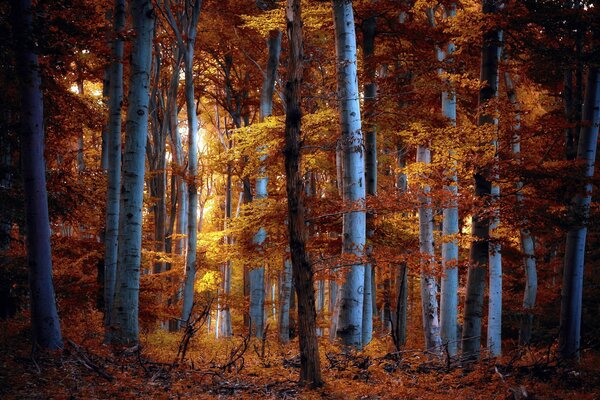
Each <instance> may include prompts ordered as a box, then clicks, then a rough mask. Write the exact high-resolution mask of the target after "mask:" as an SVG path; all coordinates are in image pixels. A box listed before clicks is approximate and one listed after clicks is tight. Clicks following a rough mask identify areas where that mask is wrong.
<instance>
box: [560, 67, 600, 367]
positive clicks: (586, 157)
mask: <svg viewBox="0 0 600 400" xmlns="http://www.w3.org/2000/svg"><path fill="white" fill-rule="evenodd" d="M582 117H583V124H582V126H581V128H580V133H579V144H578V146H577V160H580V161H581V162H582V164H583V167H584V168H583V171H582V172H581V179H582V180H583V182H582V183H584V186H583V190H581V191H580V192H578V193H577V195H576V196H575V197H574V198H573V200H572V201H571V205H570V210H569V212H570V216H571V218H572V222H571V223H572V225H571V226H570V228H569V231H568V233H567V243H566V248H565V260H564V272H563V286H562V292H561V309H560V334H559V344H558V346H559V351H560V355H561V357H563V358H565V359H572V358H579V351H580V339H581V310H582V295H583V271H584V266H585V264H584V260H585V244H586V236H587V230H588V227H587V224H588V221H589V213H590V204H591V201H592V183H591V182H590V179H591V178H592V177H593V176H594V163H595V161H596V148H597V146H598V126H599V125H600V68H599V67H597V66H592V67H590V69H589V72H588V77H587V82H586V88H585V99H584V102H583V116H582Z"/></svg>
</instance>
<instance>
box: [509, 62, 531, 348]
mask: <svg viewBox="0 0 600 400" xmlns="http://www.w3.org/2000/svg"><path fill="white" fill-rule="evenodd" d="M504 86H505V87H506V91H507V95H508V99H509V101H510V103H511V105H512V106H513V107H514V108H515V113H516V115H515V121H514V125H513V132H514V133H513V137H512V153H513V157H514V158H515V161H516V162H517V163H518V164H519V165H520V164H521V112H520V106H519V103H518V101H517V94H516V89H515V86H514V83H513V81H512V78H511V76H510V72H508V71H506V72H504ZM523 186H524V185H523V182H522V181H517V182H516V184H515V191H516V194H515V200H516V202H517V206H518V207H519V208H522V207H523V205H524V204H523V203H524V197H525V196H524V195H523V193H522V190H523ZM519 211H522V210H519ZM521 225H522V226H521V227H520V228H519V238H520V245H521V253H522V254H523V267H524V270H525V290H524V291H523V315H522V316H521V323H520V325H519V344H521V345H528V344H529V342H530V340H531V330H532V325H533V309H534V307H535V300H536V297H537V285H538V279H537V267H536V259H535V242H534V238H533V236H532V234H531V231H530V229H529V221H528V219H527V218H526V217H523V219H522V220H521Z"/></svg>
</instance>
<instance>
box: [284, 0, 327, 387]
mask: <svg viewBox="0 0 600 400" xmlns="http://www.w3.org/2000/svg"><path fill="white" fill-rule="evenodd" d="M286 23H287V30H288V32H287V33H288V72H287V82H286V85H285V100H286V114H285V147H284V156H285V175H286V192H287V203H288V235H289V238H288V240H289V245H290V255H291V259H292V274H293V276H294V285H295V287H296V294H297V295H298V329H299V334H298V337H299V345H300V380H301V381H304V382H309V383H310V384H311V385H312V386H313V387H317V386H321V385H322V384H323V381H322V379H321V365H320V359H319V344H318V342H317V334H316V318H317V315H316V314H317V313H316V310H315V292H314V286H313V271H312V265H311V263H310V260H309V259H308V253H307V251H306V237H307V233H306V226H305V209H304V200H303V198H302V193H303V190H302V175H301V174H300V162H301V155H300V146H301V136H300V135H301V127H302V108H301V103H300V101H301V92H300V91H301V88H302V78H303V69H304V66H303V64H304V50H303V38H302V9H301V5H300V0H288V2H287V8H286Z"/></svg>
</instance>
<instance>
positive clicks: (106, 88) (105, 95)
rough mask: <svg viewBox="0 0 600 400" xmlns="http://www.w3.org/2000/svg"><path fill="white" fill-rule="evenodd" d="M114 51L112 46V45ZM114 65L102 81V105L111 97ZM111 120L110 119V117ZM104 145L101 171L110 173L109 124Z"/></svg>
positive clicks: (104, 127)
mask: <svg viewBox="0 0 600 400" xmlns="http://www.w3.org/2000/svg"><path fill="white" fill-rule="evenodd" d="M110 46H111V49H112V44H110ZM111 69H112V63H110V64H108V65H107V67H106V69H105V70H104V78H103V79H102V103H103V104H104V105H107V106H108V104H107V103H108V101H109V100H108V99H109V96H110V75H111ZM109 120H110V117H109ZM101 140H102V144H101V150H100V169H101V170H102V171H106V172H108V122H107V123H106V125H104V126H102V138H101Z"/></svg>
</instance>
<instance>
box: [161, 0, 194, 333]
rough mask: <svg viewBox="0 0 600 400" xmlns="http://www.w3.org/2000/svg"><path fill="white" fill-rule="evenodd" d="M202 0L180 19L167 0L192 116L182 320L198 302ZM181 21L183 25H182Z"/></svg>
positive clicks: (186, 7)
mask: <svg viewBox="0 0 600 400" xmlns="http://www.w3.org/2000/svg"><path fill="white" fill-rule="evenodd" d="M201 7H202V0H184V1H183V3H182V4H181V12H180V13H179V15H178V16H179V18H178V19H179V21H176V20H175V17H174V15H173V13H172V11H171V7H170V1H167V2H165V11H166V14H167V21H168V22H169V25H170V26H171V29H172V30H173V33H174V34H175V36H176V38H177V45H178V47H179V51H180V52H181V53H183V71H184V76H185V104H186V114H187V119H188V176H187V179H188V184H187V193H188V196H187V199H188V218H187V222H188V226H187V232H188V240H187V244H188V250H187V257H186V261H185V280H184V285H183V309H182V313H181V320H182V321H184V322H187V321H188V320H189V318H190V316H191V313H192V307H193V304H194V282H195V279H196V248H197V246H198V243H197V237H198V182H197V179H198V116H197V115H196V95H195V89H194V46H195V44H196V35H197V32H198V18H200V9H201ZM178 22H179V24H180V25H181V26H179V25H178Z"/></svg>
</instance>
